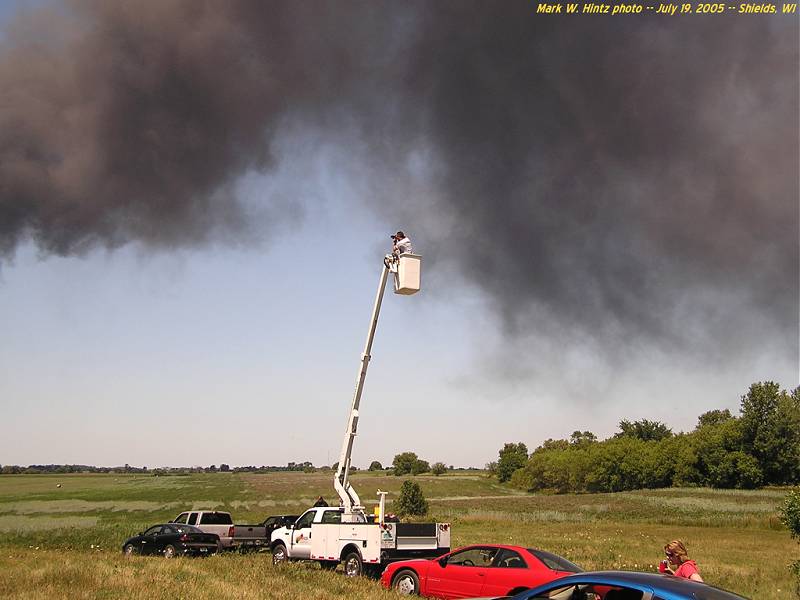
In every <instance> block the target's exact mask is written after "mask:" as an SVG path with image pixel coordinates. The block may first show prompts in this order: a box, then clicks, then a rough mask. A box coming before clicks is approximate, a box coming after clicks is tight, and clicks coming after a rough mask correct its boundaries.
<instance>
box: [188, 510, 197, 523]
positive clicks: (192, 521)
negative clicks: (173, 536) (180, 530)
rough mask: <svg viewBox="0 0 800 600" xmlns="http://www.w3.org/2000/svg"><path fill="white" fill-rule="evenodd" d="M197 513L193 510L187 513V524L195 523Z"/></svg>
mask: <svg viewBox="0 0 800 600" xmlns="http://www.w3.org/2000/svg"><path fill="white" fill-rule="evenodd" d="M197 515H198V513H196V512H193V513H189V520H188V521H187V522H186V524H187V525H197Z"/></svg>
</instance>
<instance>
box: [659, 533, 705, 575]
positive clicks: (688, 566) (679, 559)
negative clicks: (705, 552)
mask: <svg viewBox="0 0 800 600" xmlns="http://www.w3.org/2000/svg"><path fill="white" fill-rule="evenodd" d="M664 552H665V553H666V555H667V560H665V561H662V563H661V564H662V565H663V566H664V568H663V572H666V573H672V574H673V575H675V576H676V577H684V578H686V579H691V580H693V581H703V578H702V577H700V573H699V572H698V570H697V563H695V562H694V561H693V560H690V559H689V553H688V552H686V546H684V545H683V542H682V541H680V540H672V541H671V542H670V543H669V544H667V545H666V546H664ZM667 562H669V564H666V563H667ZM670 564H671V565H673V567H675V568H673V567H670V566H669V565H670ZM659 570H662V569H659Z"/></svg>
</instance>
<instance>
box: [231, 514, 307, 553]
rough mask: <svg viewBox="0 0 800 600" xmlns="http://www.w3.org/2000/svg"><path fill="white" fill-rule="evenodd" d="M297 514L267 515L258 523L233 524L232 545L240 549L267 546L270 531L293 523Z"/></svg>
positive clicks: (270, 534) (270, 535)
mask: <svg viewBox="0 0 800 600" xmlns="http://www.w3.org/2000/svg"><path fill="white" fill-rule="evenodd" d="M298 517H299V515H277V516H273V517H267V518H266V519H264V521H262V522H261V523H259V524H258V525H234V526H233V544H232V545H233V546H234V547H236V548H238V549H240V550H248V549H258V548H261V547H262V546H263V547H269V545H270V540H271V537H272V532H273V531H275V530H276V529H277V528H278V527H284V526H286V525H291V524H292V523H294V522H295V521H296V520H297V518H298Z"/></svg>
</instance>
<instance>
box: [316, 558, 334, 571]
mask: <svg viewBox="0 0 800 600" xmlns="http://www.w3.org/2000/svg"><path fill="white" fill-rule="evenodd" d="M338 564H339V563H338V562H336V561H335V560H321V561H319V566H320V567H322V570H323V571H335V570H336V566H337V565H338Z"/></svg>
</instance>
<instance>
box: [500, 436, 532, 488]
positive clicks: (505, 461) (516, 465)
mask: <svg viewBox="0 0 800 600" xmlns="http://www.w3.org/2000/svg"><path fill="white" fill-rule="evenodd" d="M499 455H500V459H499V460H498V461H497V479H498V480H499V481H500V482H501V483H503V482H506V481H508V480H510V479H511V476H512V475H513V474H514V471H516V470H517V469H521V468H522V467H524V466H525V463H527V462H528V447H527V446H526V445H525V444H523V443H522V442H519V443H517V444H510V443H508V444H505V445H504V446H503V449H502V450H500V452H499Z"/></svg>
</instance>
